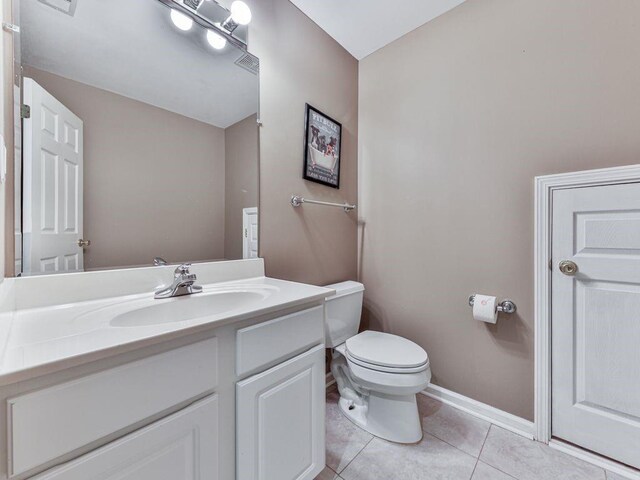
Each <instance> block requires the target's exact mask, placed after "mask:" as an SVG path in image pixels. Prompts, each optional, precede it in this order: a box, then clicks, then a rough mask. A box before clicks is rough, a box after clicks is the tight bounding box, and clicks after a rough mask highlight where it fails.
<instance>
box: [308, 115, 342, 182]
mask: <svg viewBox="0 0 640 480" xmlns="http://www.w3.org/2000/svg"><path fill="white" fill-rule="evenodd" d="M304 124H305V139H304V172H303V174H302V176H303V178H304V179H305V180H309V181H311V182H316V183H321V184H322V185H327V186H329V187H333V188H340V148H341V147H342V124H340V123H339V122H336V121H335V120H334V119H333V118H331V117H329V116H328V115H325V114H324V113H322V112H321V111H319V110H317V109H315V108H313V107H312V106H311V105H309V104H307V106H306V112H305V120H304Z"/></svg>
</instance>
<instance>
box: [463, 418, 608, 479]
mask: <svg viewBox="0 0 640 480" xmlns="http://www.w3.org/2000/svg"><path fill="white" fill-rule="evenodd" d="M493 427H494V424H493V423H492V424H490V425H489V430H487V435H486V436H485V437H484V442H482V448H481V449H480V455H478V462H481V461H482V460H480V457H481V456H482V452H483V451H484V446H485V445H486V443H487V439H488V438H489V432H491V429H492V428H493ZM482 463H483V464H485V465H489V466H490V467H491V468H493V469H495V470H497V471H498V472H500V473H504V474H505V475H506V476H507V477H511V478H513V479H514V480H518V479H517V478H516V477H514V476H513V475H511V474H510V473H507V472H503V471H502V470H500V469H499V468H498V467H496V466H495V465H491V464H490V463H488V462H482ZM477 466H478V465H477V464H476V468H477ZM474 471H475V470H474ZM605 480H607V479H606V478H605Z"/></svg>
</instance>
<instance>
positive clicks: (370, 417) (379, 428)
mask: <svg viewBox="0 0 640 480" xmlns="http://www.w3.org/2000/svg"><path fill="white" fill-rule="evenodd" d="M362 400H364V401H363V402H361V404H357V403H355V402H353V401H351V400H348V399H346V398H344V397H342V396H341V397H340V401H339V406H340V410H341V411H342V413H344V415H345V416H346V417H347V418H348V419H349V420H351V421H352V422H353V423H355V424H356V425H357V426H359V427H360V428H362V429H363V430H366V431H367V432H369V433H371V434H372V435H375V436H376V437H380V438H383V439H385V440H389V441H391V442H396V443H417V442H419V441H420V440H422V427H421V425H420V415H419V414H418V403H417V401H416V395H415V394H411V395H386V394H383V393H375V392H370V393H369V395H367V396H365V397H364V398H362Z"/></svg>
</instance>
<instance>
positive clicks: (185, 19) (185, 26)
mask: <svg viewBox="0 0 640 480" xmlns="http://www.w3.org/2000/svg"><path fill="white" fill-rule="evenodd" d="M171 21H172V22H173V24H174V25H175V26H176V27H178V28H179V29H180V30H182V31H184V32H186V31H187V30H190V29H191V27H192V26H193V19H192V18H191V17H189V16H188V15H185V14H184V13H182V12H179V11H178V10H175V9H173V8H172V9H171Z"/></svg>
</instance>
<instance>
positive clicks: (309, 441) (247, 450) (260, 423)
mask: <svg viewBox="0 0 640 480" xmlns="http://www.w3.org/2000/svg"><path fill="white" fill-rule="evenodd" d="M237 403H238V407H237V426H238V433H237V435H238V444H237V448H238V451H237V472H238V477H237V478H238V480H313V479H314V478H315V477H316V475H318V474H319V473H320V472H321V471H322V469H323V468H324V463H325V458H324V455H325V450H324V408H325V395H324V346H322V345H320V346H318V347H315V348H313V349H312V350H310V351H308V352H307V353H304V354H302V355H299V356H297V357H295V358H293V359H292V360H289V361H288V362H285V363H283V364H281V365H278V366H277V367H274V368H272V369H270V370H267V371H266V372H264V373H261V374H258V375H255V376H253V377H251V378H249V379H247V380H244V381H242V382H240V383H238V386H237Z"/></svg>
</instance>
